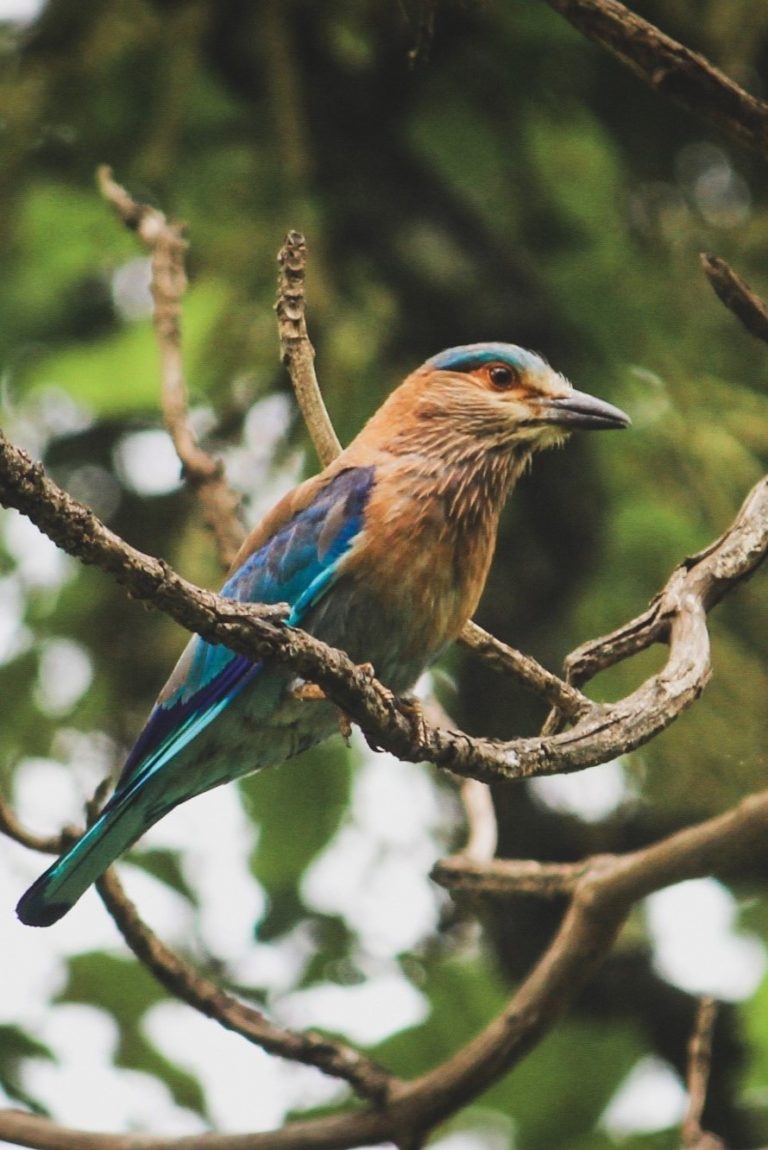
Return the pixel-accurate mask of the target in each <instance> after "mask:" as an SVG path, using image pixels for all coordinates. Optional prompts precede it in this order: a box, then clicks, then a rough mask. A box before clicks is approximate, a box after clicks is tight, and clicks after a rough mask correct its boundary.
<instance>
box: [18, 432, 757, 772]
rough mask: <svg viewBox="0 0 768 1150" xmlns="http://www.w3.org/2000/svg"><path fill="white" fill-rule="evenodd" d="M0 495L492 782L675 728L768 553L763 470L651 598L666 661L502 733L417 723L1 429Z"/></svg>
mask: <svg viewBox="0 0 768 1150" xmlns="http://www.w3.org/2000/svg"><path fill="white" fill-rule="evenodd" d="M0 503H3V504H5V505H6V506H9V507H16V508H17V509H18V510H19V511H21V512H23V513H24V514H25V515H27V516H28V517H29V518H30V519H31V520H32V521H33V522H34V523H35V524H36V525H37V526H38V527H39V528H40V530H42V531H44V532H45V533H46V534H47V535H49V537H50V538H51V539H53V541H54V542H55V543H58V545H59V546H60V547H62V548H63V549H64V550H65V551H67V552H68V553H69V554H72V555H74V556H76V557H77V558H79V559H80V560H81V561H83V562H86V563H94V564H96V565H98V566H100V567H101V568H102V569H103V570H105V571H107V572H108V573H109V574H111V575H112V576H113V577H115V578H116V579H117V580H118V581H119V582H121V583H123V584H124V585H125V586H126V588H127V589H128V592H129V594H131V595H133V596H134V597H136V598H139V599H143V600H145V601H147V602H149V603H151V604H152V605H154V606H155V607H157V608H158V609H160V610H162V611H164V612H166V613H167V614H169V615H170V616H171V617H172V618H174V619H175V620H176V621H177V622H179V623H181V625H182V626H184V627H186V628H187V629H188V630H192V631H195V632H197V633H198V634H200V635H202V636H203V638H205V639H208V640H209V641H211V642H215V643H222V644H224V645H225V646H227V647H229V648H231V649H232V650H234V651H237V653H238V654H244V655H246V656H248V657H250V658H251V659H254V660H258V659H265V658H270V657H274V658H276V659H278V660H279V661H280V662H281V663H284V664H285V665H286V666H287V667H289V668H290V669H291V670H293V671H295V672H297V673H298V674H299V675H301V676H302V678H305V679H308V680H309V681H311V682H314V683H317V684H318V686H320V687H321V688H322V689H323V691H324V692H325V694H326V695H327V696H328V697H329V699H331V700H332V701H333V702H334V703H335V704H336V705H337V706H338V707H340V708H341V709H342V710H343V711H344V712H345V713H346V714H348V715H349V716H350V718H351V719H352V720H353V721H354V722H356V723H358V724H359V725H360V727H361V728H362V729H363V731H364V733H365V734H366V736H367V737H368V738H369V739H372V740H373V741H374V742H375V743H376V744H377V745H378V746H380V747H382V748H383V749H385V750H388V751H390V752H391V753H392V754H394V755H397V756H398V757H400V758H402V759H408V760H411V761H421V760H426V761H429V762H432V763H435V764H437V765H438V766H440V767H444V768H446V769H448V770H450V771H452V772H453V773H454V774H459V775H471V776H473V777H475V778H479V779H481V780H482V781H485V782H489V781H496V782H498V781H501V780H509V779H515V778H526V777H530V776H532V775H538V774H553V773H556V772H561V771H573V770H580V769H583V768H584V767H588V766H594V765H595V764H597V763H601V762H605V761H607V760H608V759H611V758H615V757H616V756H617V755H619V754H624V753H626V752H627V751H629V750H633V749H634V748H635V747H638V746H640V745H642V744H643V743H645V742H647V741H648V740H649V739H650V738H652V737H653V736H654V735H656V734H658V732H659V731H661V730H664V729H665V728H666V727H668V726H669V724H670V723H671V722H673V721H674V719H675V718H676V717H677V716H678V715H679V714H680V713H681V712H682V711H683V710H684V709H685V708H686V707H687V706H689V705H690V704H691V703H692V702H693V701H694V699H696V698H697V697H698V695H700V694H701V692H702V690H703V689H704V687H705V685H706V683H707V680H708V677H709V671H710V665H709V640H708V634H707V627H706V612H707V611H708V610H709V609H710V608H711V607H712V606H714V604H715V603H717V602H718V601H719V600H720V599H721V598H722V596H723V595H725V594H726V593H727V592H728V591H729V590H732V589H733V588H734V587H736V586H737V585H738V584H739V583H740V582H741V581H742V580H744V579H746V578H747V577H748V576H749V575H751V574H752V573H753V572H754V571H755V570H756V568H757V567H758V566H759V565H760V563H761V562H762V561H763V559H764V558H765V555H766V552H768V479H762V480H761V481H760V482H759V483H758V484H757V485H756V486H755V487H754V488H753V490H752V491H751V492H750V494H749V495H748V496H747V499H746V500H745V502H744V505H743V506H742V508H741V510H740V511H739V513H738V515H737V516H736V518H735V520H734V522H733V523H732V524H731V526H730V527H729V528H728V530H727V531H726V532H725V534H724V535H723V536H721V538H720V539H718V540H716V541H715V542H714V543H713V544H712V545H711V547H709V548H707V550H706V551H703V552H701V553H700V554H699V555H696V556H693V557H692V558H690V559H688V560H686V561H685V563H683V564H682V565H681V566H680V567H679V568H677V570H676V571H675V572H673V574H672V576H671V578H670V579H669V581H668V583H667V585H666V586H665V588H664V589H663V591H662V592H661V594H660V595H659V596H658V598H657V600H656V601H655V604H654V606H653V608H652V612H653V619H654V624H653V626H652V627H650V628H649V630H650V632H651V633H654V634H656V635H657V636H660V635H664V636H666V637H667V638H668V642H669V654H668V658H667V662H666V664H665V666H664V667H663V668H662V670H661V671H659V672H658V673H657V674H655V675H653V676H651V677H650V678H649V679H647V680H646V681H645V682H644V683H643V684H642V685H641V686H640V687H639V688H637V690H635V691H633V692H632V693H631V694H630V695H628V696H626V697H625V698H623V699H621V700H619V701H618V702H616V703H611V704H604V705H599V706H598V705H595V706H593V707H592V708H591V709H590V710H589V711H588V712H587V713H586V715H584V716H582V717H581V718H580V719H579V720H578V721H577V722H576V723H575V724H574V725H573V727H571V728H570V729H569V730H567V731H564V732H560V733H558V734H556V735H553V736H552V737H546V738H542V737H538V738H521V739H512V740H510V741H508V742H497V741H494V740H491V739H483V738H471V737H470V736H468V735H466V734H464V733H463V732H459V731H451V730H445V729H444V728H440V727H434V726H431V725H430V724H428V723H426V722H424V723H423V724H419V725H418V730H415V724H414V723H413V721H412V718H409V717H408V715H406V714H403V712H402V710H401V709H400V706H399V703H398V702H397V700H393V698H392V696H391V693H390V692H388V691H386V690H385V689H384V688H383V687H382V686H381V684H380V683H378V682H377V681H376V680H375V679H373V678H372V677H371V675H370V673H369V672H368V671H367V670H366V668H364V667H357V666H355V664H354V663H352V661H351V660H350V659H349V658H348V657H347V656H346V655H345V654H344V653H343V652H341V651H337V650H334V649H333V648H330V647H327V646H326V645H325V644H324V643H321V642H320V641H319V640H317V639H314V638H313V637H312V636H310V635H307V634H306V633H304V632H302V631H299V630H298V629H295V628H289V627H286V626H283V625H280V623H279V622H276V619H277V618H279V615H280V610H279V608H276V607H269V608H264V607H254V606H252V605H245V604H240V603H236V602H233V601H232V600H228V599H222V598H220V597H219V596H217V595H214V594H212V593H211V592H209V591H202V590H200V589H199V588H196V587H194V586H193V585H192V584H190V583H188V582H187V581H186V580H184V579H182V578H181V577H180V576H179V575H177V574H176V573H175V572H173V571H172V570H171V568H170V567H169V566H168V564H167V563H164V562H162V561H160V560H157V559H153V558H151V557H149V556H146V555H142V554H141V552H139V551H136V550H135V549H134V548H132V547H130V546H129V545H128V544H126V543H125V542H124V541H123V540H121V539H119V538H118V536H116V535H115V534H114V533H113V532H111V531H110V530H109V529H108V528H107V527H105V526H104V524H103V523H101V522H100V521H99V519H98V518H97V517H96V516H95V515H94V514H93V512H91V511H90V510H89V509H88V508H87V507H84V506H83V505H82V504H80V503H78V502H77V501H76V500H74V499H72V498H71V497H70V496H68V495H66V493H65V492H63V491H62V490H61V489H60V488H59V487H57V486H56V484H54V483H53V482H52V481H51V480H50V479H49V478H48V477H47V476H46V475H45V472H44V470H43V468H42V467H41V466H40V465H39V464H34V463H32V462H31V460H30V459H29V457H28V456H27V455H26V454H25V453H24V452H22V451H20V450H19V449H18V448H16V447H14V446H13V445H12V444H11V443H10V442H9V441H8V440H7V439H6V438H5V436H4V435H2V433H0ZM629 626H630V627H631V626H632V624H630V625H629Z"/></svg>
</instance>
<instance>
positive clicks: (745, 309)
mask: <svg viewBox="0 0 768 1150" xmlns="http://www.w3.org/2000/svg"><path fill="white" fill-rule="evenodd" d="M699 258H700V261H701V266H702V268H703V269H704V274H705V275H706V277H707V279H708V280H709V282H710V284H711V285H712V290H713V291H714V292H715V294H716V296H717V298H718V299H719V300H720V301H721V302H722V303H724V304H725V306H726V307H727V308H728V310H729V311H732V312H733V314H734V315H735V316H736V318H737V319H738V320H739V321H740V322H741V323H742V324H743V325H744V327H745V328H746V329H747V331H748V332H750V334H751V335H754V336H755V337H756V338H757V339H762V340H763V341H764V342H768V307H766V305H765V303H764V302H763V300H762V299H761V298H760V296H759V295H757V293H756V292H754V291H753V290H752V288H751V287H750V286H749V284H748V283H747V281H746V280H745V279H742V277H741V276H740V275H738V274H737V273H736V272H735V271H734V270H733V268H732V267H731V266H730V264H728V263H726V261H725V260H724V259H721V258H720V257H719V256H713V255H709V253H707V252H702V253H701V256H700V257H699Z"/></svg>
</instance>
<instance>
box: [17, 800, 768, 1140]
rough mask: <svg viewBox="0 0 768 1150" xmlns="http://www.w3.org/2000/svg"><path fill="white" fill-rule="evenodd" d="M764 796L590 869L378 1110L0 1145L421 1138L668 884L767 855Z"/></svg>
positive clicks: (20, 1126)
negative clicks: (529, 954) (474, 1031)
mask: <svg viewBox="0 0 768 1150" xmlns="http://www.w3.org/2000/svg"><path fill="white" fill-rule="evenodd" d="M766 830H768V791H763V792H762V793H761V794H759V795H753V796H750V797H749V798H747V799H745V800H744V801H743V802H742V803H740V804H739V806H737V807H736V808H734V809H733V810H731V811H728V812H727V813H726V814H724V815H719V816H717V817H716V818H713V819H709V820H707V821H706V822H704V823H700V824H699V825H698V826H695V827H690V828H688V829H687V830H684V831H680V832H678V833H677V834H675V835H671V836H670V837H669V838H668V839H665V840H664V841H663V842H660V843H656V844H654V845H653V846H650V847H646V848H644V849H643V850H640V851H635V852H633V853H631V854H628V855H619V856H611V855H608V856H597V857H595V858H593V859H590V860H589V861H588V862H587V863H586V864H584V868H583V872H582V873H581V875H580V876H579V877H578V879H577V881H576V882H575V884H574V887H573V897H572V899H571V903H570V907H569V909H568V912H567V913H566V915H565V917H564V919H563V922H562V924H561V926H560V929H559V931H558V933H557V935H556V937H555V939H554V941H553V942H552V943H551V945H550V947H549V949H548V950H547V952H546V953H545V954H544V956H543V957H542V959H541V960H540V961H539V963H538V964H537V965H536V967H535V968H534V970H533V971H532V972H531V974H530V975H529V976H528V978H527V979H526V980H525V981H524V982H523V984H522V986H521V987H520V989H519V990H518V991H517V992H516V994H515V995H514V996H513V997H512V999H511V1000H510V1002H509V1003H508V1005H507V1007H506V1009H505V1010H504V1011H503V1012H502V1014H501V1015H499V1016H498V1017H497V1018H495V1019H494V1020H493V1021H492V1022H491V1023H490V1024H489V1025H488V1026H487V1027H486V1028H485V1029H484V1030H483V1031H482V1032H481V1033H480V1034H478V1035H477V1036H476V1037H475V1038H474V1039H473V1040H472V1041H471V1042H469V1043H468V1044H467V1045H466V1046H464V1047H462V1049H461V1050H459V1051H458V1052H457V1053H456V1054H455V1055H453V1056H452V1057H451V1058H449V1059H447V1060H446V1061H445V1062H443V1063H442V1064H441V1065H439V1066H437V1067H435V1068H434V1069H433V1070H431V1071H429V1072H428V1073H427V1074H424V1075H422V1076H421V1077H420V1078H417V1079H415V1080H414V1081H412V1082H408V1083H401V1084H398V1085H397V1086H396V1087H395V1088H393V1089H392V1091H391V1092H390V1095H389V1098H388V1101H387V1103H386V1104H385V1105H384V1106H383V1107H368V1108H367V1109H364V1110H358V1111H354V1112H348V1113H344V1114H339V1115H334V1116H332V1117H329V1118H318V1119H308V1120H305V1121H302V1122H296V1123H293V1124H291V1125H290V1126H287V1127H285V1128H284V1129H283V1130H280V1131H273V1132H271V1133H268V1134H205V1135H192V1136H187V1137H182V1138H174V1137H153V1136H147V1135H135V1134H131V1135H123V1134H117V1135H115V1134H100V1133H93V1132H86V1131H80V1130H70V1129H66V1128H63V1127H59V1126H56V1125H55V1124H54V1123H52V1122H50V1121H48V1120H47V1119H44V1118H39V1117H37V1116H35V1115H30V1114H23V1113H21V1112H20V1111H14V1110H6V1111H0V1138H5V1139H7V1140H10V1141H12V1142H14V1143H15V1144H16V1145H21V1146H31V1147H36V1148H38V1150H345V1148H351V1147H355V1146H367V1145H372V1144H375V1143H378V1142H382V1141H385V1140H390V1141H394V1142H395V1143H396V1144H399V1145H403V1144H412V1145H415V1144H418V1138H419V1137H420V1136H421V1135H423V1134H425V1133H427V1132H428V1131H429V1130H431V1129H433V1128H434V1127H435V1126H436V1125H438V1123H440V1122H442V1121H444V1120H445V1119H447V1118H449V1117H450V1116H451V1115H452V1114H455V1113H456V1112H457V1111H458V1110H460V1109H461V1108H462V1107H463V1106H464V1105H466V1104H467V1103H468V1102H470V1101H471V1100H472V1099H474V1098H476V1097H477V1095H478V1094H480V1093H481V1092H482V1091H483V1090H486V1089H487V1088H488V1087H489V1086H490V1085H491V1084H492V1083H493V1082H495V1081H496V1080H497V1079H498V1078H500V1077H501V1076H502V1075H503V1074H505V1073H507V1071H509V1070H510V1069H511V1068H512V1067H513V1066H514V1065H515V1064H516V1063H517V1062H519V1061H520V1060H521V1059H522V1058H523V1057H524V1056H525V1055H526V1054H527V1053H528V1051H529V1050H530V1049H531V1048H532V1047H533V1046H534V1045H535V1044H536V1043H537V1042H538V1041H539V1040H540V1039H541V1038H542V1036H543V1035H544V1034H545V1033H546V1032H547V1031H548V1030H549V1029H551V1027H552V1026H553V1025H554V1023H555V1022H556V1021H557V1019H558V1018H559V1017H560V1016H561V1014H562V1013H563V1012H564V1011H565V1010H566V1008H567V1007H568V1006H569V1005H570V1003H571V1002H572V1001H573V999H574V997H575V996H576V995H577V994H578V992H579V991H580V990H581V988H582V986H583V985H584V983H585V982H586V981H587V980H588V978H589V977H591V975H592V974H593V973H594V972H595V970H596V969H597V967H598V966H599V965H600V963H601V962H602V961H603V959H604V958H605V956H606V954H607V953H608V950H609V949H610V947H611V944H612V943H613V940H614V938H615V937H616V934H617V933H618V931H619V929H620V928H621V926H622V924H623V922H624V921H625V919H626V917H627V915H628V914H629V912H630V910H631V908H632V906H633V905H634V904H635V903H636V902H637V901H638V900H639V899H641V898H644V897H645V896H646V895H648V894H650V893H652V892H653V891H655V890H659V889H661V888H662V887H664V886H669V885H671V884H673V883H677V882H682V881H683V880H684V879H690V878H697V877H701V876H703V875H709V874H712V873H722V872H723V871H725V870H727V869H728V868H729V867H731V866H734V865H736V864H737V863H739V862H741V861H743V860H746V859H748V858H750V857H751V856H752V855H753V853H754V852H755V851H756V850H761V849H762V847H763V845H764V842H765V834H766Z"/></svg>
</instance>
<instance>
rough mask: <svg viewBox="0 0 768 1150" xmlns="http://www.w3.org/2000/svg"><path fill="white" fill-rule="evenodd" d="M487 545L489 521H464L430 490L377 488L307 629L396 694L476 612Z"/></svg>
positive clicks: (490, 529) (486, 564)
mask: <svg viewBox="0 0 768 1150" xmlns="http://www.w3.org/2000/svg"><path fill="white" fill-rule="evenodd" d="M494 542H495V521H494V522H491V521H487V522H486V521H483V519H482V517H480V518H479V519H478V520H476V521H475V522H473V523H468V522H467V521H466V520H465V519H464V518H463V517H462V516H461V515H458V514H456V509H455V506H454V504H453V502H452V500H451V499H450V498H448V497H447V496H446V495H445V494H444V493H443V494H441V493H439V492H438V491H436V490H435V489H434V485H433V487H432V488H431V489H430V490H429V492H428V493H425V492H423V491H419V489H418V487H415V488H414V489H413V490H405V491H399V492H395V493H393V492H391V491H390V492H387V491H386V489H383V490H377V491H376V492H374V494H373V495H372V497H371V500H370V503H369V505H368V508H367V514H366V523H365V528H364V530H363V531H362V532H361V533H360V535H359V537H358V539H357V540H356V541H355V544H354V546H353V548H352V549H351V550H350V552H349V554H348V556H347V557H346V558H345V562H344V563H343V564H342V565H341V567H340V572H339V580H338V582H337V584H336V586H335V587H334V588H333V593H332V594H330V595H328V596H327V597H326V600H325V601H323V602H321V603H319V604H318V606H317V608H316V609H315V610H314V611H313V616H312V619H311V620H308V621H307V623H308V629H311V630H312V631H313V633H315V634H317V635H318V637H320V638H323V639H325V641H327V642H329V643H332V644H334V645H335V646H340V647H342V648H343V649H344V650H346V651H347V652H348V653H349V654H350V656H351V657H352V658H353V659H355V660H356V661H357V662H371V663H373V665H374V667H375V669H376V673H377V675H378V676H379V678H381V679H382V680H383V681H384V682H385V683H386V684H387V685H388V686H390V687H391V688H392V689H393V690H396V691H403V690H406V689H407V688H408V687H410V686H412V684H413V682H414V681H415V679H417V678H418V676H419V674H420V673H421V672H422V670H423V669H424V668H425V667H426V666H427V665H428V664H429V663H430V662H431V661H432V659H434V658H435V656H436V655H437V654H438V653H439V652H440V650H442V648H443V647H444V646H445V645H446V644H447V643H449V642H451V641H452V640H453V639H455V638H456V636H457V635H458V633H459V631H460V630H461V628H462V626H463V625H464V623H465V622H466V620H467V619H468V618H469V617H470V615H471V614H472V612H473V611H474V609H475V607H476V606H477V603H478V600H479V598H480V595H481V593H482V589H483V586H484V584H485V578H486V575H487V572H488V567H489V565H490V561H491V557H492V553H493V546H494Z"/></svg>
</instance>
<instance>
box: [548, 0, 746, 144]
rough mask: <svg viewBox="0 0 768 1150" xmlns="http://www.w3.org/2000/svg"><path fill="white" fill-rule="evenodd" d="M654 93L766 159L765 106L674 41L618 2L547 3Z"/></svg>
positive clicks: (550, 0)
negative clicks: (666, 98) (623, 65)
mask: <svg viewBox="0 0 768 1150" xmlns="http://www.w3.org/2000/svg"><path fill="white" fill-rule="evenodd" d="M546 3H547V4H549V6H550V8H554V10H555V11H556V12H559V13H560V15H561V16H564V17H565V19H566V20H568V21H569V23H571V24H572V25H573V26H574V28H576V29H577V30H578V31H579V32H581V33H583V35H584V36H586V37H587V38H588V39H590V40H593V41H594V42H595V43H596V44H600V45H601V46H602V47H603V48H605V49H606V50H607V51H608V52H610V53H611V55H612V56H615V57H616V59H617V60H620V61H621V63H622V64H625V65H626V66H627V67H628V68H629V69H630V70H631V71H632V72H634V74H635V75H636V76H639V77H640V79H641V80H643V81H644V82H645V83H646V84H648V85H649V87H650V88H652V89H653V91H654V92H657V93H659V94H660V95H663V96H668V97H669V99H671V100H672V101H673V102H674V103H676V104H679V105H680V107H681V108H685V110H686V111H688V112H693V113H694V115H696V116H698V117H699V119H701V120H704V121H705V123H708V124H711V125H712V126H713V127H715V128H717V129H718V130H720V131H722V132H724V133H725V134H726V135H727V136H729V137H730V138H731V139H732V140H735V141H737V142H738V143H739V144H742V145H744V146H745V147H747V148H750V149H751V150H752V151H755V152H759V153H760V154H761V155H763V156H764V155H765V154H766V145H767V144H768V103H766V102H765V101H764V100H758V99H757V98H756V97H755V96H752V95H750V93H749V92H746V91H745V90H744V89H743V88H740V87H739V85H738V84H736V83H734V81H733V80H731V79H730V78H729V77H728V76H726V75H725V74H724V73H723V72H721V71H720V70H719V69H718V68H715V67H714V66H713V65H712V64H710V62H709V61H708V60H707V59H706V58H705V57H704V56H701V55H700V54H699V53H698V52H692V51H691V50H690V48H686V47H685V45H684V44H680V43H678V41H677V40H673V39H672V37H671V36H667V35H666V34H665V33H664V32H662V31H660V29H659V28H656V27H655V26H654V25H653V24H651V23H649V22H648V21H647V20H643V19H642V18H641V17H640V16H638V15H637V14H636V13H634V12H632V11H630V9H629V8H626V7H625V6H624V5H623V4H620V3H619V2H618V0H546Z"/></svg>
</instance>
